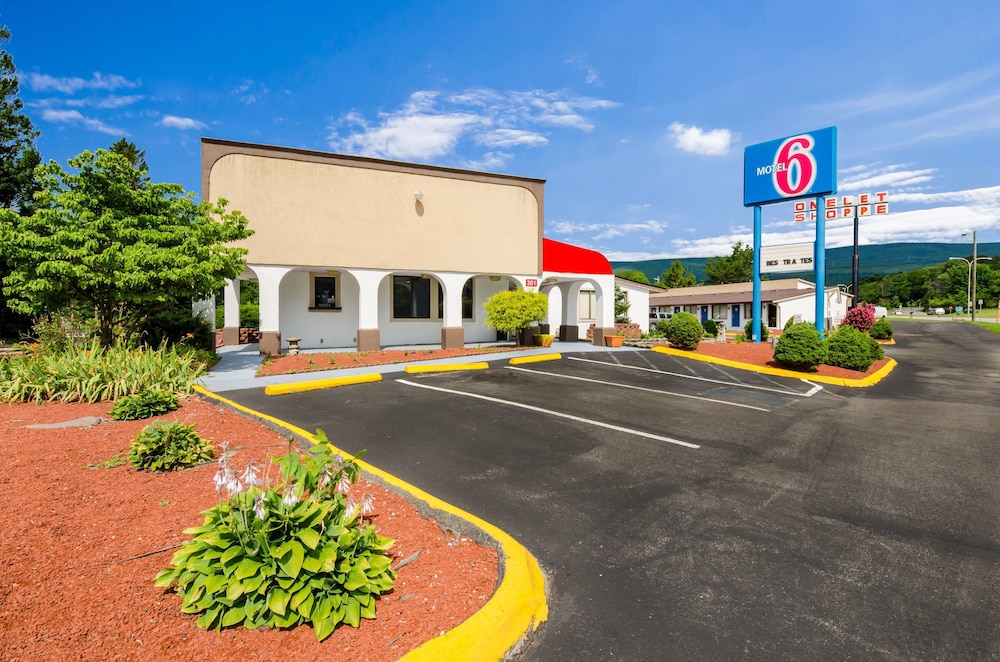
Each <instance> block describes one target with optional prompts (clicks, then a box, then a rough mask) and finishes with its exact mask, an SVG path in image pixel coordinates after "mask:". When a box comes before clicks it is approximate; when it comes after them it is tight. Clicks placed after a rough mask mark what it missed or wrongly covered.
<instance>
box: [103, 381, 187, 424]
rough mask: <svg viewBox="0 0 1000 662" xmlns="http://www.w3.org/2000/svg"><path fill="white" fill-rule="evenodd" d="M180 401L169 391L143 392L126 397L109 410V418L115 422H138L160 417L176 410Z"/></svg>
mask: <svg viewBox="0 0 1000 662" xmlns="http://www.w3.org/2000/svg"><path fill="white" fill-rule="evenodd" d="M179 406H180V401H179V400H178V399H177V396H176V395H175V394H173V393H171V392H170V391H159V390H155V389H154V390H151V391H143V392H142V393H136V394H135V395H126V396H125V397H124V398H122V399H121V400H119V401H118V402H116V403H115V406H114V407H112V408H111V414H110V416H111V418H113V419H115V420H116V421H138V420H142V419H144V418H152V417H153V416H160V415H161V414H166V413H168V412H171V411H173V410H175V409H177V408H178V407H179Z"/></svg>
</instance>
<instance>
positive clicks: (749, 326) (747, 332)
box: [743, 317, 771, 342]
mask: <svg viewBox="0 0 1000 662" xmlns="http://www.w3.org/2000/svg"><path fill="white" fill-rule="evenodd" d="M743 336H744V338H745V339H746V340H750V339H752V338H753V318H752V317H751V318H749V319H747V323H746V324H744V325H743ZM770 337H771V332H770V331H769V330H768V328H767V324H761V325H760V341H761V342H766V341H767V339H768V338H770Z"/></svg>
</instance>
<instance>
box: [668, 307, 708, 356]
mask: <svg viewBox="0 0 1000 662" xmlns="http://www.w3.org/2000/svg"><path fill="white" fill-rule="evenodd" d="M665 335H666V337H667V341H668V342H669V343H670V344H671V345H673V346H674V347H678V348H680V349H695V348H696V347H698V343H700V342H701V339H702V338H703V337H704V336H705V329H703V328H702V326H701V322H699V321H698V318H697V317H695V316H694V315H692V314H691V313H677V314H676V315H674V316H673V317H671V318H670V319H669V320H668V321H667V328H666V334H665Z"/></svg>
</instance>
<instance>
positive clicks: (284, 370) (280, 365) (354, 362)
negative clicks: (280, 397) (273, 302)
mask: <svg viewBox="0 0 1000 662" xmlns="http://www.w3.org/2000/svg"><path fill="white" fill-rule="evenodd" d="M522 349H529V348H528V347H514V346H510V347H482V348H475V347H467V348H464V349H463V348H459V349H381V350H378V351H372V352H308V353H305V354H296V355H295V356H289V355H287V354H283V355H282V356H279V357H275V358H270V359H266V360H265V361H264V364H263V365H261V367H260V368H259V369H258V370H257V376H258V377H270V376H272V375H291V374H296V373H300V372H317V371H319V370H338V369H340V368H366V367H369V366H375V365H389V364H393V363H409V362H411V361H427V360H430V359H450V358H455V357H458V356H478V355H480V354H494V353H496V352H510V351H515V350H522Z"/></svg>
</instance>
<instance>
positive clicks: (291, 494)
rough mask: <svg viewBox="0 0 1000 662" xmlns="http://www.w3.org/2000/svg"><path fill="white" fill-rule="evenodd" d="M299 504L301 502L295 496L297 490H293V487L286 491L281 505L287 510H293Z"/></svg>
mask: <svg viewBox="0 0 1000 662" xmlns="http://www.w3.org/2000/svg"><path fill="white" fill-rule="evenodd" d="M298 502H299V498H298V497H297V496H295V490H294V489H292V487H291V486H289V487H288V488H287V489H286V490H285V495H284V496H283V497H281V505H283V506H284V507H285V508H291V507H292V506H294V505H295V504H297V503H298Z"/></svg>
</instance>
